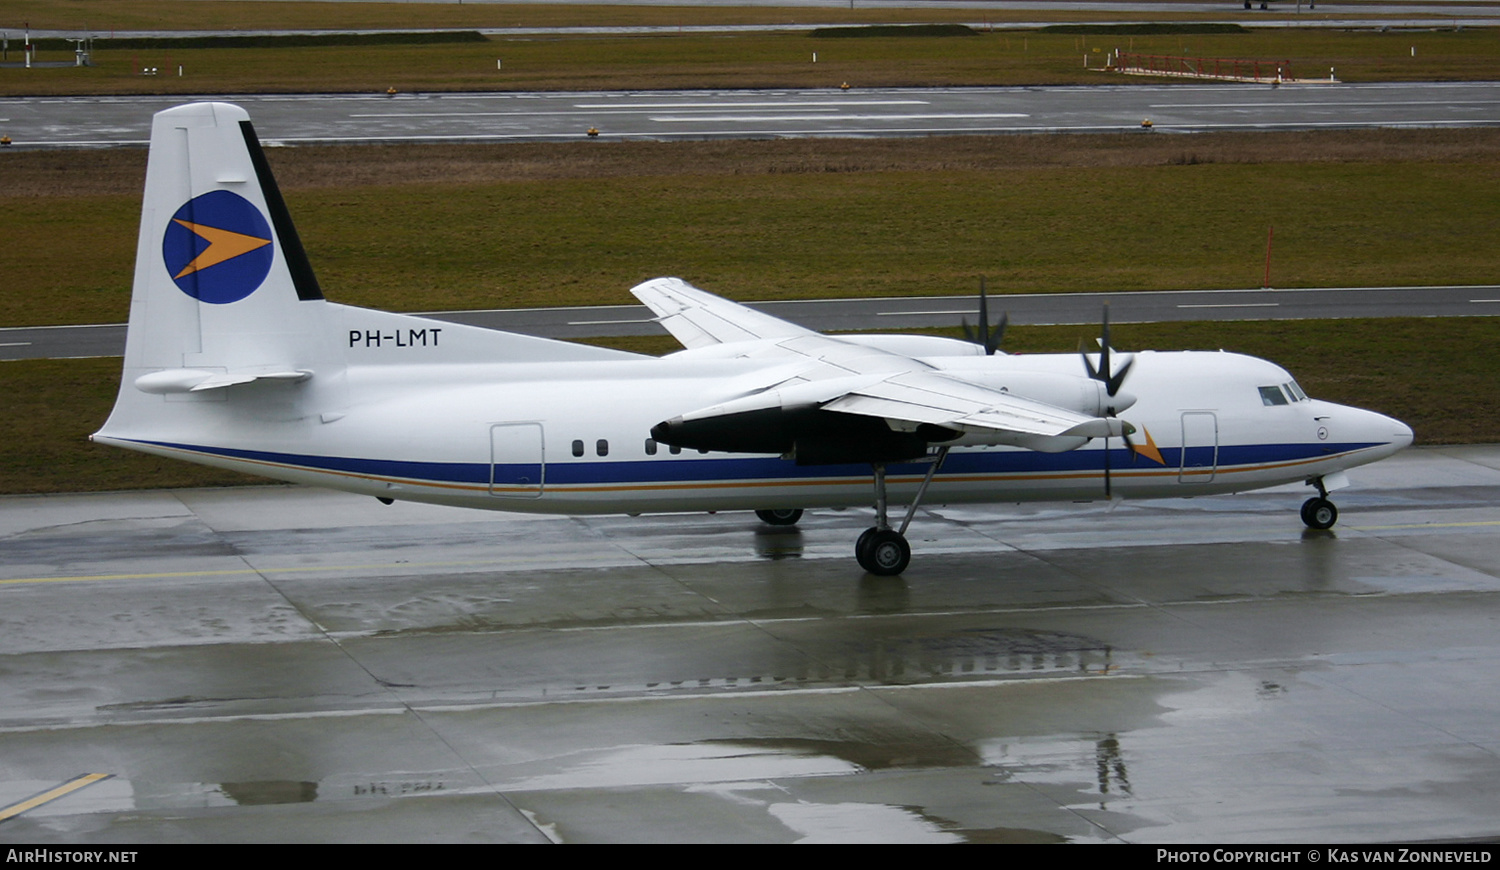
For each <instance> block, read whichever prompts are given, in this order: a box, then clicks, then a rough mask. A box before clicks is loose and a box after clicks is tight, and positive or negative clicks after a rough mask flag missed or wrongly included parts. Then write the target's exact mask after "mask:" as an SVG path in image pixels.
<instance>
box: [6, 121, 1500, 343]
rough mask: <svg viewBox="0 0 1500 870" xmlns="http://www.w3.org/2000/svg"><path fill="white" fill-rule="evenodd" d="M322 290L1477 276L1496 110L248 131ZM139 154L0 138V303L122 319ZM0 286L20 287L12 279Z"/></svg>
mask: <svg viewBox="0 0 1500 870" xmlns="http://www.w3.org/2000/svg"><path fill="white" fill-rule="evenodd" d="M270 153H271V159H272V162H273V165H274V167H275V168H276V170H277V173H278V176H279V177H280V179H281V182H282V186H283V188H284V190H285V192H286V194H287V197H288V201H289V203H290V205H291V207H292V209H293V213H294V215H295V216H296V219H297V222H298V227H299V230H300V231H301V234H302V237H303V240H304V242H305V243H306V244H307V247H308V250H309V252H310V254H311V256H312V258H313V264H314V267H315V268H316V269H317V271H318V274H319V277H320V279H321V280H322V282H323V285H324V287H325V289H326V291H327V292H328V294H329V296H330V298H335V299H338V300H339V301H343V302H348V303H351V304H356V305H366V306H372V307H377V308H386V309H394V310H406V311H411V310H434V309H444V308H491V307H529V306H547V305H587V304H605V303H617V302H625V301H629V296H628V294H627V290H628V288H629V287H630V286H632V285H634V284H635V283H637V282H639V281H641V280H644V279H647V278H651V277H655V276H658V275H661V274H675V275H680V276H681V277H684V278H687V279H689V280H691V281H694V282H698V283H700V284H701V285H702V286H704V287H705V288H706V289H710V290H713V291H716V292H720V293H723V294H725V295H728V296H731V297H733V298H737V299H744V300H755V299H775V298H795V297H809V296H842V297H851V296H885V295H924V294H925V295H934V294H947V293H966V292H970V291H971V290H972V288H973V287H974V285H975V282H976V279H977V276H979V275H985V276H987V277H988V278H989V280H990V286H991V287H994V288H997V289H998V290H999V291H1000V292H1023V291H1024V292H1054V291H1079V290H1133V289H1179V288H1182V289H1192V288H1222V287H1247V286H1259V284H1260V282H1261V279H1262V276H1263V269H1264V263H1265V244H1266V236H1267V231H1268V228H1270V227H1272V226H1274V227H1275V247H1274V249H1273V260H1272V282H1273V284H1274V285H1275V286H1280V287H1300V286H1363V285H1377V286H1378V285H1393V284H1394V285H1403V284H1404V285H1421V284H1445V283H1457V284H1475V283H1489V282H1491V281H1494V280H1495V279H1496V277H1497V276H1500V247H1497V246H1495V245H1484V244H1479V245H1476V244H1474V240H1476V239H1494V238H1500V131H1496V130H1488V129H1476V130H1460V131H1376V132H1368V133H1355V132H1345V133H1315V134H1291V133H1288V134H1280V133H1278V134H1259V135H1244V136H1234V135H1207V136H1190V137H1189V136H1182V137H1174V136H1160V135H1156V134H1149V133H1141V134H1132V135H1116V136H1056V137H1029V136H999V137H953V138H925V139H873V140H799V141H761V142H734V141H725V142H697V143H694V142H684V143H595V142H579V143H576V144H564V145H495V146H402V147H347V148H297V149H273V150H272V151H271V152H270ZM144 160H145V154H144V152H141V151H118V150H116V151H92V152H24V153H23V152H16V153H0V170H3V171H4V173H5V177H6V179H7V181H6V185H5V187H6V190H7V191H8V192H9V193H10V195H8V196H5V197H0V210H3V211H4V213H6V214H12V215H26V216H27V219H26V220H21V221H13V222H12V223H11V225H10V227H9V228H8V230H7V232H8V244H7V249H6V253H5V255H4V261H5V262H4V268H5V274H6V276H7V284H8V285H9V286H10V287H11V288H15V289H13V290H12V291H11V292H0V324H5V325H9V326H18V325H42V324H55V323H93V322H119V321H122V320H124V319H125V314H126V310H127V306H128V301H129V299H128V297H129V284H130V275H131V270H132V268H133V260H134V252H135V237H136V231H137V223H138V221H139V196H140V195H139V190H140V185H141V179H142V174H143V170H144ZM21 289H24V291H25V292H18V291H19V290H21Z"/></svg>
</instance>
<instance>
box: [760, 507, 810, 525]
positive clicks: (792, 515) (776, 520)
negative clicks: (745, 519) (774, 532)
mask: <svg viewBox="0 0 1500 870" xmlns="http://www.w3.org/2000/svg"><path fill="white" fill-rule="evenodd" d="M755 515H756V516H758V517H760V521H761V522H763V523H765V524H766V525H768V526H795V525H796V524H797V521H798V520H800V519H802V509H801V508H783V509H781V510H774V511H756V512H755Z"/></svg>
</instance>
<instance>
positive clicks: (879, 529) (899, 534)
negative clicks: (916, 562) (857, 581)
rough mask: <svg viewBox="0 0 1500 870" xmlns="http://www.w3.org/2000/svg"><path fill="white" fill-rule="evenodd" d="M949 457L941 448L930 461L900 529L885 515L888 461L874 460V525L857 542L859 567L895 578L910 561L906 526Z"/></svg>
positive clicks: (855, 554)
mask: <svg viewBox="0 0 1500 870" xmlns="http://www.w3.org/2000/svg"><path fill="white" fill-rule="evenodd" d="M946 458H948V448H947V447H939V448H938V452H937V456H935V457H933V459H932V460H930V461H931V465H929V466H928V467H927V474H926V475H925V476H924V477H923V478H922V485H921V486H920V487H918V488H917V494H916V497H915V498H913V499H912V500H911V507H909V508H907V509H906V518H905V519H903V520H902V521H901V527H900V528H898V529H893V528H891V524H890V522H889V520H887V518H886V492H885V463H883V462H875V463H871V466H870V467H871V468H873V469H874V471H875V525H874V526H872V527H871V528H868V529H865V531H864V533H863V534H861V535H860V536H859V540H857V541H855V543H854V558H855V560H856V561H858V562H859V567H861V568H863V569H865V570H866V571H868V572H870V573H871V574H874V575H876V576H879V577H894V576H896V575H897V574H900V573H901V572H903V571H905V570H906V566H908V565H910V564H911V545H910V544H908V543H907V542H906V527H907V526H909V525H911V520H912V517H914V516H916V513H917V507H918V506H919V505H920V504H921V503H922V496H924V495H926V494H927V486H928V484H930V483H932V476H933V475H934V474H936V473H937V470H938V469H939V468H941V467H942V465H943V460H944V459H946Z"/></svg>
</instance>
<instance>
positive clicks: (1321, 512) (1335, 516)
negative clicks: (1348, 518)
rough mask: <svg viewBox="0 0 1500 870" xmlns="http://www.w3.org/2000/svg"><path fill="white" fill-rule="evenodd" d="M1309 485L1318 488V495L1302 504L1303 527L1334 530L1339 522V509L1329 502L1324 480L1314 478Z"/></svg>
mask: <svg viewBox="0 0 1500 870" xmlns="http://www.w3.org/2000/svg"><path fill="white" fill-rule="evenodd" d="M1308 483H1309V484H1311V485H1313V486H1316V487H1317V488H1318V494H1317V495H1315V496H1313V497H1312V498H1310V499H1308V500H1307V501H1305V502H1303V503H1302V523H1303V525H1305V526H1307V527H1308V528H1309V529H1317V530H1318V531H1323V530H1325V529H1331V528H1333V525H1334V523H1337V522H1338V521H1339V509H1338V508H1337V507H1336V506H1335V505H1334V503H1333V502H1331V501H1329V500H1328V488H1327V487H1326V486H1324V485H1323V478H1321V477H1314V478H1313V479H1312V480H1309V481H1308Z"/></svg>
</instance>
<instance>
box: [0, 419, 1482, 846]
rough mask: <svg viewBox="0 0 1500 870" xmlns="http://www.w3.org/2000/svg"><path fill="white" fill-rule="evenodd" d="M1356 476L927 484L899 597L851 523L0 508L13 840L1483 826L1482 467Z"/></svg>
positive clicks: (305, 493) (161, 499) (1115, 835)
mask: <svg viewBox="0 0 1500 870" xmlns="http://www.w3.org/2000/svg"><path fill="white" fill-rule="evenodd" d="M1350 477H1351V478H1352V479H1353V482H1354V486H1353V487H1351V488H1350V489H1347V490H1343V491H1340V492H1339V493H1337V494H1336V500H1337V501H1338V502H1339V503H1340V506H1341V508H1342V512H1343V518H1342V521H1341V524H1340V525H1339V526H1338V527H1336V528H1335V530H1333V531H1331V532H1324V533H1318V532H1309V531H1305V530H1304V529H1303V528H1302V526H1301V524H1300V522H1299V521H1298V519H1297V516H1296V507H1297V504H1298V503H1299V502H1300V500H1301V499H1302V497H1303V496H1304V495H1305V493H1303V492H1300V491H1297V490H1299V489H1301V488H1299V487H1291V488H1287V489H1284V490H1281V491H1270V492H1266V493H1260V494H1254V495H1241V496H1226V497H1214V498H1202V499H1193V500H1174V501H1154V502H1129V503H1124V504H1120V505H1117V506H1113V507H1112V506H1110V505H1106V504H1084V505H1033V506H995V507H986V508H975V507H963V508H951V509H950V508H945V507H942V506H937V505H934V506H933V507H932V508H931V509H930V510H927V511H924V512H923V513H922V514H921V515H920V516H919V518H918V520H917V522H916V523H915V525H914V526H913V531H912V534H911V537H912V540H913V544H914V549H916V550H917V552H918V554H919V557H918V559H917V561H916V562H915V563H914V564H915V567H914V568H913V570H911V571H910V572H908V573H907V575H906V576H905V577H904V578H889V579H877V578H873V577H869V576H861V575H860V573H859V572H858V569H857V568H855V567H854V565H853V561H852V559H851V558H849V552H848V551H849V549H850V542H851V540H852V534H853V532H854V531H855V530H857V529H859V528H862V527H863V526H865V525H868V517H867V516H864V514H867V513H868V509H861V508H859V507H858V506H853V507H851V508H850V509H849V510H848V511H842V512H840V511H821V512H812V513H810V514H809V515H808V516H807V517H806V518H804V520H803V523H802V525H801V526H799V527H798V528H796V529H793V530H773V529H770V528H768V527H762V526H760V525H759V524H758V523H757V522H756V521H755V520H754V518H753V517H751V516H750V515H748V514H719V515H678V516H665V517H636V518H632V517H593V518H586V519H576V518H575V519H570V518H558V517H531V516H513V515H505V514H482V513H472V512H469V513H466V512H462V511H458V510H452V509H445V508H438V507H430V506H422V505H409V504H400V503H398V504H396V505H394V506H392V507H384V506H382V505H380V504H378V503H376V502H375V501H374V500H373V499H366V498H360V497H357V496H351V495H343V494H335V493H327V492H322V491H318V490H311V489H302V488H296V487H281V486H273V487H264V488H246V489H220V490H185V491H163V492H141V493H113V494H98V495H67V496H34V497H5V498H0V747H3V752H0V819H3V821H0V841H5V842H26V843H69V844H75V845H78V844H85V843H94V842H98V843H103V842H108V843H125V842H163V841H171V842H297V841H380V842H415V841H421V842H435V841H460V840H462V841H471V842H472V841H546V840H553V841H565V842H621V841H633V842H639V841H651V842H682V841H709V842H726V841H735V842H777V841H796V840H802V841H845V840H858V841H865V842H870V841H877V840H889V841H901V842H921V841H986V842H995V841H1007V842H1059V841H1070V842H1085V841H1116V842H1119V841H1126V842H1136V843H1146V842H1175V843H1191V842H1218V843H1228V842H1270V841H1284V842H1309V843H1311V842H1345V843H1353V842H1373V841H1393V840H1445V839H1468V838H1483V837H1493V836H1495V835H1497V834H1500V830H1497V823H1496V820H1495V813H1494V796H1493V795H1494V792H1493V782H1494V780H1495V779H1496V777H1497V776H1500V715H1497V714H1500V640H1497V635H1496V632H1495V630H1494V628H1495V624H1496V621H1497V619H1500V506H1497V505H1500V448H1496V447H1483V446H1480V447H1455V448H1425V449H1424V448H1419V449H1413V450H1410V451H1407V452H1406V453H1404V454H1401V455H1399V456H1397V457H1396V458H1394V459H1392V460H1388V461H1386V462H1383V463H1380V464H1377V465H1374V466H1370V467H1367V468H1363V469H1359V470H1358V471H1357V472H1354V473H1351V475H1350ZM85 774H99V775H103V776H104V778H100V779H97V780H89V781H83V780H77V779H76V777H79V776H80V775H85ZM70 783H71V785H66V786H65V784H70ZM59 786H65V788H64V789H62V790H61V791H60V792H53V791H52V790H53V789H57V788H58V787H59ZM69 789H71V790H69ZM52 794H56V795H57V796H56V797H52V798H50V799H48V800H45V801H42V802H41V803H40V804H37V803H36V802H35V801H33V802H32V804H27V805H26V806H27V807H28V808H27V809H25V810H24V811H19V810H16V809H14V808H15V807H19V806H22V805H23V802H24V801H26V799H28V798H33V797H35V796H38V795H52Z"/></svg>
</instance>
